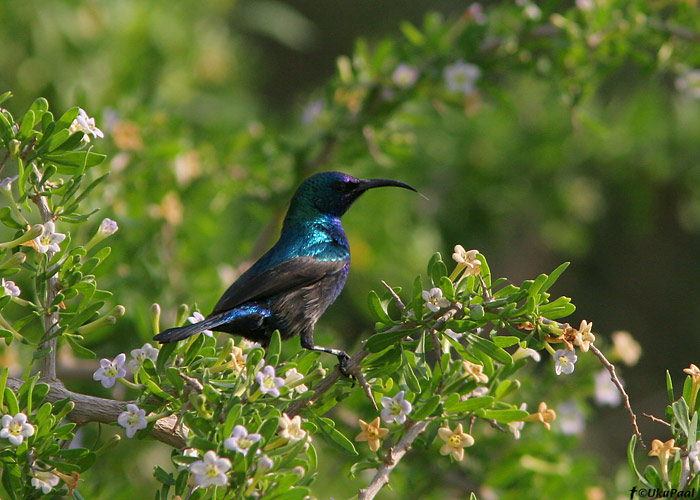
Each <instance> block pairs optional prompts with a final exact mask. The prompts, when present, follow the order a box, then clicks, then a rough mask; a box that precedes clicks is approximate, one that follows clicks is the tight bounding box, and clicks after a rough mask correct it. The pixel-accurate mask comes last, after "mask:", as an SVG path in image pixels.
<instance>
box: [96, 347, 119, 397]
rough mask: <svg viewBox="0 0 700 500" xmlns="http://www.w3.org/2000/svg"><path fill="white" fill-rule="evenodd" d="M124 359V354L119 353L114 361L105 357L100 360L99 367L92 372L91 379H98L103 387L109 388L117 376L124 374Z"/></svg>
mask: <svg viewBox="0 0 700 500" xmlns="http://www.w3.org/2000/svg"><path fill="white" fill-rule="evenodd" d="M124 361H126V354H124V353H121V354H119V355H118V356H117V357H116V358H114V361H110V360H109V359H107V358H102V359H101V360H100V367H99V368H98V369H97V370H96V371H95V373H93V374H92V379H93V380H95V381H99V382H100V383H101V384H102V386H103V387H106V388H108V389H109V388H110V387H112V386H113V385H114V383H115V382H116V381H117V379H118V378H121V377H123V376H125V375H126V370H125V369H124V368H123V366H124Z"/></svg>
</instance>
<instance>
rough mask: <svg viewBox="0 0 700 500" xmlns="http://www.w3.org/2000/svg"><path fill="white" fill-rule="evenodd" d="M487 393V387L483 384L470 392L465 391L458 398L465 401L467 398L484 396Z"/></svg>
mask: <svg viewBox="0 0 700 500" xmlns="http://www.w3.org/2000/svg"><path fill="white" fill-rule="evenodd" d="M488 393H489V388H488V387H484V386H483V385H482V386H480V387H477V388H476V389H474V390H473V391H471V392H468V393H466V394H465V395H464V396H462V397H461V398H460V399H461V400H462V401H466V400H467V399H469V398H481V397H484V396H486V395H487V394H488Z"/></svg>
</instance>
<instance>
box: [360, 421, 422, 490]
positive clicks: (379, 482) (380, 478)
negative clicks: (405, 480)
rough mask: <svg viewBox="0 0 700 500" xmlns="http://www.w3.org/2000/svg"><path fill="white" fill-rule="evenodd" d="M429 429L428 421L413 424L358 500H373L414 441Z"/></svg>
mask: <svg viewBox="0 0 700 500" xmlns="http://www.w3.org/2000/svg"><path fill="white" fill-rule="evenodd" d="M426 427H428V421H427V420H422V421H420V422H412V425H411V427H409V429H408V431H407V432H406V434H404V436H403V437H402V438H401V440H400V441H399V442H398V444H397V445H396V446H394V447H393V448H391V449H390V450H389V451H388V452H387V454H386V455H385V456H384V461H383V463H382V465H381V467H379V469H378V470H377V473H376V474H375V475H374V478H372V481H371V482H370V483H369V485H367V487H366V488H364V489H361V490H360V491H359V492H358V496H357V500H371V499H373V498H374V497H375V496H376V495H377V493H379V490H381V489H382V488H383V487H384V485H385V484H387V483H388V482H389V474H391V471H393V470H394V468H395V467H396V466H397V465H398V463H399V461H400V460H401V459H402V458H403V456H404V455H405V454H406V452H407V451H408V450H409V449H411V444H413V441H415V439H416V438H417V437H418V436H419V435H420V434H421V433H422V432H423V431H425V429H426Z"/></svg>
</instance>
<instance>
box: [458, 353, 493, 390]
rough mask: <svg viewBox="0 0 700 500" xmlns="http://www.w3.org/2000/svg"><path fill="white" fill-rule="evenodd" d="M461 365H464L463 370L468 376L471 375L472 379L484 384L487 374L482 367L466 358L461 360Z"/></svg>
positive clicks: (487, 379) (487, 377) (486, 380)
mask: <svg viewBox="0 0 700 500" xmlns="http://www.w3.org/2000/svg"><path fill="white" fill-rule="evenodd" d="M462 366H463V367H464V372H465V373H466V375H467V376H468V377H469V376H470V377H473V378H474V380H476V381H477V382H479V383H481V384H485V383H486V382H488V381H489V376H488V375H486V374H485V373H484V367H483V366H482V365H478V364H476V363H472V362H471V361H467V360H466V359H465V360H464V361H462Z"/></svg>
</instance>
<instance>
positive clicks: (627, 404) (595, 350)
mask: <svg viewBox="0 0 700 500" xmlns="http://www.w3.org/2000/svg"><path fill="white" fill-rule="evenodd" d="M589 349H590V350H591V351H592V352H593V354H595V355H596V356H598V359H600V362H601V363H603V365H604V366H605V368H607V369H608V371H609V372H610V380H612V381H613V383H614V384H615V386H616V387H617V390H618V391H620V394H622V398H623V399H624V401H625V409H626V410H627V413H628V414H629V416H630V421H631V422H632V428H633V429H634V433H635V434H636V435H637V438H638V439H639V442H640V444H641V445H642V447H643V448H646V447H647V446H646V445H645V444H644V440H643V439H642V433H641V432H639V427H638V426H637V415H635V414H634V412H633V411H632V406H631V405H630V397H629V396H628V395H627V393H626V392H625V389H624V387H622V382H620V379H619V378H617V374H616V373H615V365H613V364H612V363H611V362H610V361H608V359H607V358H606V357H605V355H604V354H603V353H602V352H600V350H599V349H598V348H597V347H596V346H594V345H593V344H591V345H590V347H589Z"/></svg>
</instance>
